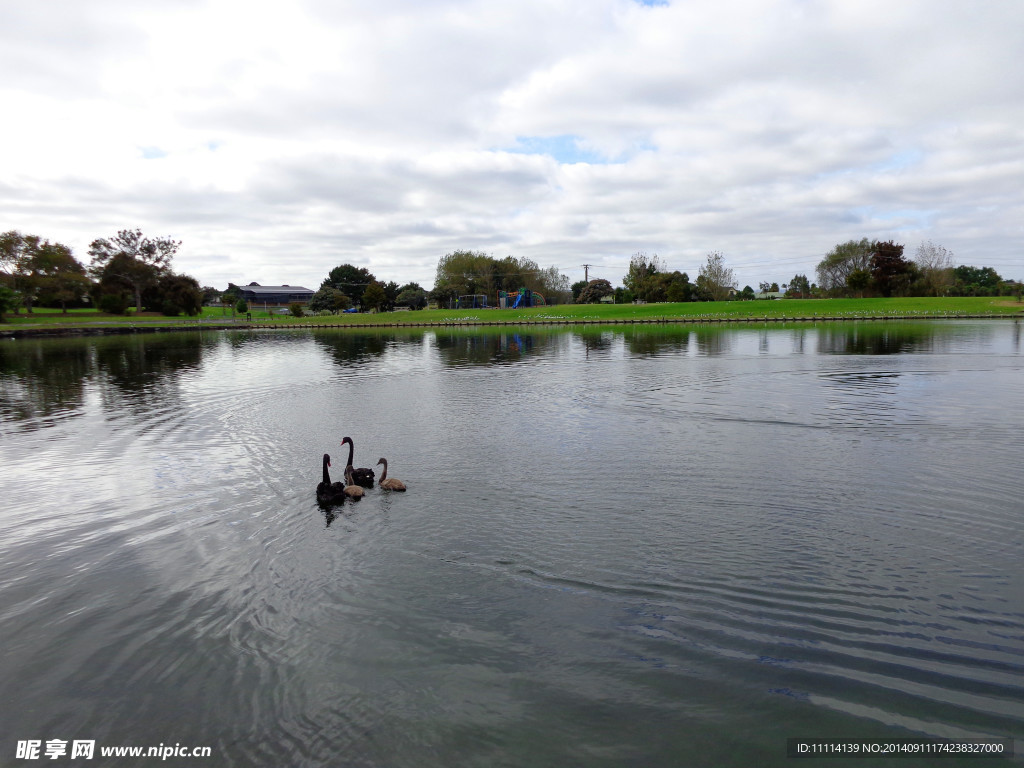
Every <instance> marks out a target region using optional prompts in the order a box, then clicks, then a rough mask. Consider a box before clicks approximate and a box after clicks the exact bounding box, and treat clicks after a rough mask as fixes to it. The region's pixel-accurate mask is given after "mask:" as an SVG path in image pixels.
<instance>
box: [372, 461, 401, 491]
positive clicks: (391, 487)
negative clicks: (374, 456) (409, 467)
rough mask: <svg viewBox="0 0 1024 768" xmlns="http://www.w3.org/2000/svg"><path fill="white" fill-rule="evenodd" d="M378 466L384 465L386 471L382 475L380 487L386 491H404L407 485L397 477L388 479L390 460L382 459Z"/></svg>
mask: <svg viewBox="0 0 1024 768" xmlns="http://www.w3.org/2000/svg"><path fill="white" fill-rule="evenodd" d="M377 464H383V465H384V469H383V471H382V472H381V473H380V482H379V483H378V485H379V486H380V487H381V488H383V489H384V490H385V491H404V490H405V483H403V482H402V481H401V480H399V479H398V478H395V477H388V460H387V459H381V460H380V461H378V462H377Z"/></svg>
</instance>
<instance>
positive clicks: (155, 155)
mask: <svg viewBox="0 0 1024 768" xmlns="http://www.w3.org/2000/svg"><path fill="white" fill-rule="evenodd" d="M139 151H140V152H141V153H142V157H143V158H144V159H146V160H159V159H160V158H162V157H167V153H166V152H164V150H162V149H160V147H139Z"/></svg>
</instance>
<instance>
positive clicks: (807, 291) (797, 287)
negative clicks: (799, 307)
mask: <svg viewBox="0 0 1024 768" xmlns="http://www.w3.org/2000/svg"><path fill="white" fill-rule="evenodd" d="M786 296H788V297H789V298H791V299H809V298H810V297H811V283H810V281H809V280H808V279H807V275H793V279H792V280H790V281H789V287H788V288H787V289H786Z"/></svg>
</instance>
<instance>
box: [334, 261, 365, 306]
mask: <svg viewBox="0 0 1024 768" xmlns="http://www.w3.org/2000/svg"><path fill="white" fill-rule="evenodd" d="M376 279H377V278H376V277H374V276H373V273H372V272H370V270H368V269H366V268H365V267H357V266H354V265H352V264H339V265H338V266H337V267H335V268H334V269H332V270H331V271H330V272H328V273H327V277H326V278H325V279H324V281H323V282H322V283H321V284H320V287H321V288H326V287H329V288H334V289H336V290H338V291H341V292H342V293H343V294H345V295H346V296H348V297H349V298H350V299H352V302H353V303H354V304H362V303H363V292H364V291H365V290H366V288H367V286H368V285H369V284H370V283H372V282H374V281H375V280H376Z"/></svg>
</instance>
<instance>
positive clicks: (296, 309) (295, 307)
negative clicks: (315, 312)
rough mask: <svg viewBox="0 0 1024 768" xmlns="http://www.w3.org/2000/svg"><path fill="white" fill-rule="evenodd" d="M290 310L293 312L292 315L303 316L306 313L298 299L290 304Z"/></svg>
mask: <svg viewBox="0 0 1024 768" xmlns="http://www.w3.org/2000/svg"><path fill="white" fill-rule="evenodd" d="M288 311H289V312H291V313H292V317H302V316H303V315H304V314H306V313H305V310H303V308H302V305H301V304H300V303H299V302H297V301H293V302H292V303H291V304H289V305H288Z"/></svg>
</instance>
